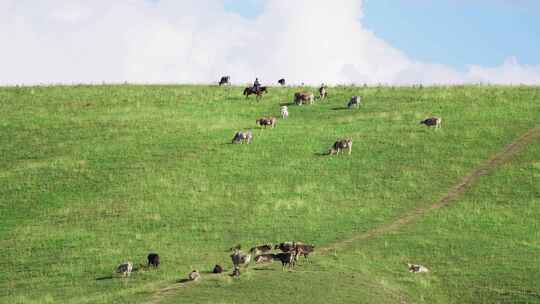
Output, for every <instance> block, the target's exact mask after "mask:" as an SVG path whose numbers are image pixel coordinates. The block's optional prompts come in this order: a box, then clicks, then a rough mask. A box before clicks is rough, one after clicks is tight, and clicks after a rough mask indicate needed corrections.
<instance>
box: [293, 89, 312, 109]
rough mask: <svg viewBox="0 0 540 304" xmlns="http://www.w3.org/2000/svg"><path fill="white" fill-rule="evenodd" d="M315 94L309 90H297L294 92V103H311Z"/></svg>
mask: <svg viewBox="0 0 540 304" xmlns="http://www.w3.org/2000/svg"><path fill="white" fill-rule="evenodd" d="M314 100H315V96H314V95H313V93H310V92H297V93H295V94H294V103H295V104H296V105H299V106H301V105H302V104H305V103H307V104H313V102H314Z"/></svg>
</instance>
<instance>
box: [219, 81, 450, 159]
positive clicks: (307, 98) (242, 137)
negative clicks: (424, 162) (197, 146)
mask: <svg viewBox="0 0 540 304" xmlns="http://www.w3.org/2000/svg"><path fill="white" fill-rule="evenodd" d="M278 83H279V84H280V85H281V86H284V85H285V79H283V78H282V79H280V80H278ZM223 84H230V76H223V77H221V80H220V81H219V85H220V86H221V85H223ZM267 92H268V89H267V87H264V86H260V87H255V86H253V87H246V88H245V89H244V95H245V96H246V98H247V97H249V95H251V94H255V95H256V96H257V98H260V97H261V96H262V95H263V94H265V93H267ZM327 97H328V89H327V87H326V86H325V85H324V84H322V85H321V86H320V87H319V96H317V97H315V95H314V94H313V93H312V92H297V93H295V94H294V103H295V104H296V105H298V106H301V105H302V104H313V103H314V102H315V99H316V98H318V99H321V100H322V99H325V98H327ZM360 105H361V97H360V96H356V95H355V96H352V97H351V98H350V100H349V102H348V103H347V108H348V109H353V108H359V107H360ZM280 110H281V117H282V118H287V117H289V110H288V108H287V106H282V107H281V109H280ZM441 122H442V119H441V118H440V117H430V118H427V119H424V120H422V121H421V122H420V124H425V125H426V126H428V127H431V126H434V127H435V128H436V129H438V128H440V127H441ZM255 123H256V124H257V125H260V126H261V127H264V128H266V127H267V126H270V127H272V128H274V127H275V126H276V123H277V119H276V118H275V117H272V116H271V117H262V118H259V119H257V120H256V121H255ZM252 140H253V132H251V130H242V131H237V132H236V133H235V134H234V137H233V139H232V143H233V144H242V143H247V144H250V143H251V141H252ZM352 143H353V141H352V139H350V138H344V139H338V140H336V142H335V143H334V144H333V145H332V147H330V149H329V150H328V154H330V155H333V154H339V153H340V152H341V151H344V150H347V151H348V154H351V152H352Z"/></svg>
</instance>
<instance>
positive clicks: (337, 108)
mask: <svg viewBox="0 0 540 304" xmlns="http://www.w3.org/2000/svg"><path fill="white" fill-rule="evenodd" d="M348 109H349V108H347V107H335V108H332V110H333V111H343V110H348Z"/></svg>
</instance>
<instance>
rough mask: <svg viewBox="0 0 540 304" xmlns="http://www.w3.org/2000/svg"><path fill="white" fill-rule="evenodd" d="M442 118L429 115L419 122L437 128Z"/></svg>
mask: <svg viewBox="0 0 540 304" xmlns="http://www.w3.org/2000/svg"><path fill="white" fill-rule="evenodd" d="M441 123H442V118H440V117H430V118H426V119H424V120H422V121H421V122H420V124H424V125H426V126H428V127H432V126H435V129H438V128H440V127H441Z"/></svg>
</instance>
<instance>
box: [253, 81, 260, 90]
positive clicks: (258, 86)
mask: <svg viewBox="0 0 540 304" xmlns="http://www.w3.org/2000/svg"><path fill="white" fill-rule="evenodd" d="M260 87H261V83H260V82H259V78H255V82H253V92H258V91H259V89H260Z"/></svg>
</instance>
